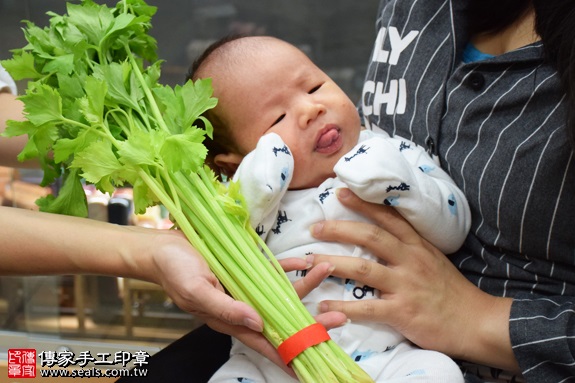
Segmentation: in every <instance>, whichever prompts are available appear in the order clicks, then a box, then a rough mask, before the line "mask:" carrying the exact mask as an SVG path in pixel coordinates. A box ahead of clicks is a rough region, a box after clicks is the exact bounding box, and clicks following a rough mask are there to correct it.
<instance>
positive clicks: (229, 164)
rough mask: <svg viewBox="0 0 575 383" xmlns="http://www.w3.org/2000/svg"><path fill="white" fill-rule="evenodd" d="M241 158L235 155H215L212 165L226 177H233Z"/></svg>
mask: <svg viewBox="0 0 575 383" xmlns="http://www.w3.org/2000/svg"><path fill="white" fill-rule="evenodd" d="M243 158H244V156H242V155H240V154H237V153H224V154H216V156H215V157H214V165H216V166H217V167H218V168H219V169H220V171H221V172H222V173H223V174H225V175H226V176H228V177H233V175H234V173H235V172H236V170H238V166H239V165H240V162H242V160H243Z"/></svg>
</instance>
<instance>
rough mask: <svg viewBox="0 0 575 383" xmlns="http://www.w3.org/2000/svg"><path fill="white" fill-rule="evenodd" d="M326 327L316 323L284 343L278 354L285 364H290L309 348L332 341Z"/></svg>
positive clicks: (280, 346)
mask: <svg viewBox="0 0 575 383" xmlns="http://www.w3.org/2000/svg"><path fill="white" fill-rule="evenodd" d="M330 339H331V338H330V337H329V334H328V333H327V330H326V329H325V327H323V326H322V325H321V324H320V323H314V324H312V325H309V326H307V327H304V328H303V329H301V330H299V331H298V332H296V333H295V334H293V335H292V336H290V337H289V338H287V339H286V340H284V341H283V343H282V344H280V345H279V347H278V352H279V354H280V356H281V358H282V360H283V361H284V363H285V364H289V363H290V362H291V361H292V360H293V358H295V357H296V356H298V355H299V354H301V353H302V352H304V351H305V350H306V349H308V348H309V347H312V346H315V345H316V344H320V343H321V342H325V341H326V340H330Z"/></svg>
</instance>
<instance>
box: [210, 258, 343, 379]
mask: <svg viewBox="0 0 575 383" xmlns="http://www.w3.org/2000/svg"><path fill="white" fill-rule="evenodd" d="M280 264H281V266H282V267H283V269H284V270H285V271H286V272H288V271H293V270H303V269H309V271H308V273H307V274H306V276H305V277H304V278H302V279H300V280H298V281H297V282H295V284H294V288H295V289H296V291H297V292H298V295H299V297H300V298H302V297H304V296H305V295H307V294H308V293H309V292H310V291H311V290H313V289H314V288H315V287H316V286H317V285H318V284H319V283H321V281H323V280H324V279H325V278H327V277H328V276H329V275H330V273H331V272H332V271H333V266H332V265H330V264H328V263H327V262H322V263H319V264H317V265H316V266H315V267H313V268H310V265H309V263H308V261H307V260H304V259H300V258H289V259H285V260H282V261H280ZM230 299H231V298H230ZM237 303H239V302H237ZM204 319H205V320H206V323H207V324H208V326H210V327H211V328H212V329H214V330H216V331H219V332H222V333H225V334H228V335H231V336H233V337H236V338H237V339H239V340H240V341H242V342H243V343H244V344H246V345H247V346H248V347H250V348H252V349H254V350H256V351H257V352H259V353H260V354H262V355H264V356H265V357H267V358H268V359H270V360H271V361H272V362H274V363H275V364H277V365H278V366H280V367H281V368H282V369H283V370H284V371H286V372H287V373H288V374H290V375H291V376H293V377H294V378H295V377H296V375H295V373H294V372H293V370H292V369H291V368H290V367H288V366H286V365H285V364H284V363H283V361H282V359H281V358H280V356H279V354H278V352H277V350H276V349H275V347H274V346H273V345H272V344H271V343H270V342H268V340H267V339H266V338H265V337H264V336H263V335H262V334H261V333H260V332H256V331H253V330H251V329H249V328H246V327H244V326H233V325H230V324H229V322H225V321H222V320H220V319H218V318H215V317H211V318H210V317H205V318H204ZM315 319H316V321H318V322H320V323H321V324H323V325H324V326H325V327H326V328H328V329H329V328H333V327H338V326H341V325H343V324H344V323H346V321H347V317H346V316H345V315H344V314H343V313H340V312H327V313H324V314H320V315H318V316H316V317H315Z"/></svg>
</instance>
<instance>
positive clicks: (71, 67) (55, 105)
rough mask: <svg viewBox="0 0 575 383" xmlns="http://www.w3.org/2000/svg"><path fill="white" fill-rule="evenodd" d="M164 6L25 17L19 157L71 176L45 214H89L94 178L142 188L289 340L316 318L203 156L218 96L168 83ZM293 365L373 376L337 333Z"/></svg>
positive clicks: (355, 378) (268, 329)
mask: <svg viewBox="0 0 575 383" xmlns="http://www.w3.org/2000/svg"><path fill="white" fill-rule="evenodd" d="M155 11H156V8H155V7H151V6H148V5H147V4H146V3H145V2H144V1H143V0H123V1H120V2H118V4H117V5H116V6H115V7H114V8H109V7H107V6H105V5H98V4H96V3H94V2H93V1H92V0H84V1H83V2H82V3H81V4H67V14H65V15H57V14H55V13H52V12H49V13H48V15H49V16H50V20H49V22H50V24H49V26H48V27H46V28H40V27H38V26H36V25H34V24H33V23H31V22H26V26H25V28H24V33H25V36H26V39H27V41H28V45H26V46H25V47H24V48H22V49H18V50H15V51H14V56H13V58H12V59H10V60H6V61H3V62H2V65H3V66H4V68H5V69H6V70H8V72H9V73H10V74H11V75H12V76H13V77H14V78H15V79H17V80H22V79H29V80H30V82H29V83H28V88H27V90H26V94H25V95H24V96H22V97H21V100H22V101H23V102H24V104H25V109H24V110H25V115H26V118H27V119H26V120H25V121H21V122H17V121H11V122H9V126H8V129H7V130H6V132H5V135H7V136H16V135H22V134H27V135H28V137H29V141H28V144H27V145H26V147H25V148H24V150H23V151H22V152H21V153H20V155H19V159H21V160H25V159H29V158H34V157H37V158H39V160H40V161H41V164H42V167H43V170H44V179H43V181H42V183H43V184H44V185H49V184H51V183H52V182H53V181H54V180H55V179H56V178H58V177H62V178H63V180H64V183H63V186H62V188H61V190H60V192H59V194H58V196H56V197H54V196H48V197H46V198H43V199H41V200H39V201H38V204H39V206H40V208H41V210H43V211H48V212H53V213H60V214H68V215H76V216H86V215H87V204H86V197H85V193H84V190H83V187H82V182H83V180H85V181H86V182H89V183H93V184H94V185H96V187H97V188H98V189H100V190H101V191H103V192H108V193H112V192H113V191H114V189H115V188H116V187H120V186H123V185H126V184H129V185H131V186H132V187H133V190H134V206H135V210H136V212H139V213H142V212H144V211H145V210H146V208H147V207H149V206H152V205H155V204H162V205H164V206H165V207H166V208H167V209H168V211H169V212H170V214H171V216H172V217H173V220H174V222H175V224H176V225H177V227H178V228H179V229H180V230H182V231H183V232H184V234H185V235H186V237H187V238H188V240H189V241H190V243H191V244H192V245H193V246H194V247H195V248H196V249H197V250H198V251H199V252H200V253H201V254H202V255H203V256H204V258H205V259H206V261H207V263H208V264H209V266H210V268H211V269H212V271H213V272H214V274H215V275H216V276H217V277H218V279H219V280H220V281H221V282H222V284H223V285H224V286H225V287H226V289H227V290H228V291H229V292H230V294H231V295H232V296H233V297H234V298H235V299H238V300H241V301H244V302H246V303H248V304H250V305H251V306H252V307H254V308H255V309H256V310H257V311H258V313H259V314H260V316H261V317H262V319H263V321H264V330H263V333H264V336H265V337H266V338H267V339H268V340H269V341H270V342H271V343H272V344H273V345H274V346H275V347H276V348H277V347H280V345H281V344H282V343H283V342H284V341H285V340H286V339H288V338H290V337H291V336H292V335H293V334H295V333H298V332H299V331H300V330H302V329H304V328H307V327H309V326H310V325H314V324H315V321H314V319H313V318H312V317H311V315H310V314H309V313H308V312H307V310H306V309H305V308H304V306H303V305H302V304H301V302H300V300H299V298H298V296H297V294H296V293H295V291H294V289H293V287H292V285H291V284H290V282H289V281H288V279H287V278H286V277H285V274H284V273H283V271H282V270H281V267H280V266H279V264H278V263H277V261H276V260H275V258H274V257H273V255H272V254H271V253H270V252H269V250H268V249H267V247H266V245H265V244H264V243H263V242H262V241H261V240H260V238H259V237H258V235H257V234H256V233H255V232H254V230H253V229H252V228H251V227H250V226H249V224H248V220H247V217H248V212H247V211H246V209H245V206H244V205H243V204H242V196H241V195H240V194H239V189H238V187H237V185H235V184H231V185H229V187H227V186H224V185H223V184H221V183H219V182H218V181H217V180H216V177H215V175H214V174H213V173H212V172H211V170H209V169H208V168H207V167H206V166H205V165H204V159H205V156H206V149H205V147H204V145H203V144H202V141H203V139H204V136H205V135H206V134H207V135H211V124H210V122H209V121H208V120H206V119H205V118H204V117H202V113H203V112H205V111H206V110H208V109H210V108H213V107H214V106H215V105H216V103H217V100H216V99H215V98H213V97H212V88H211V84H210V81H209V80H199V81H197V82H195V83H193V82H188V83H186V84H184V85H183V86H176V87H173V88H172V87H169V86H163V85H161V84H160V83H159V78H160V64H161V61H158V60H157V57H156V41H155V40H154V39H153V38H152V37H151V36H150V35H149V34H148V31H149V29H150V27H151V24H150V20H151V17H152V16H153V15H154V13H155ZM145 62H147V63H148V65H147V66H146V65H145ZM200 121H201V124H198V122H200ZM198 125H201V126H202V128H200V127H199V126H198ZM278 302H282V304H278ZM291 366H292V367H293V368H294V370H295V372H296V374H297V375H298V377H299V379H300V380H301V381H303V382H364V381H365V382H370V381H372V380H371V379H370V378H369V376H368V375H367V374H365V372H363V371H362V370H361V369H360V368H359V367H358V366H357V365H356V364H355V363H354V362H353V361H352V360H351V359H350V358H349V356H347V355H346V354H345V353H344V352H343V351H342V350H341V349H340V348H339V347H338V346H337V345H336V344H335V343H334V342H333V341H331V340H327V341H323V342H320V343H319V344H317V345H315V346H313V347H310V348H308V349H306V350H305V351H303V352H302V353H300V354H299V355H297V356H296V357H295V358H294V359H293V360H292V362H291Z"/></svg>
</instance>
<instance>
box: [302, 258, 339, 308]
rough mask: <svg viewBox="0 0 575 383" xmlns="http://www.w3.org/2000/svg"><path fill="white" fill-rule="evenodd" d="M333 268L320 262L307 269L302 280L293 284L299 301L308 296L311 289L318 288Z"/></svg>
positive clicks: (326, 263)
mask: <svg viewBox="0 0 575 383" xmlns="http://www.w3.org/2000/svg"><path fill="white" fill-rule="evenodd" d="M333 269H334V266H333V265H331V264H330V263H328V262H320V263H318V264H317V265H316V266H314V267H313V268H311V269H308V270H307V272H306V275H305V276H304V277H303V278H300V279H298V280H297V281H295V282H294V283H293V287H294V289H295V290H296V292H297V294H298V296H299V298H300V299H302V298H303V297H305V296H306V295H308V294H309V293H310V292H311V291H312V290H313V289H315V288H316V287H318V286H319V284H320V283H321V282H323V280H324V279H326V278H327V277H329V276H330V275H331V272H332V271H333Z"/></svg>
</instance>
